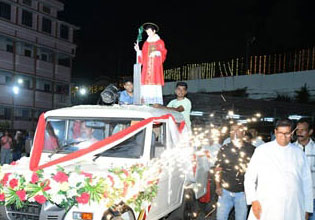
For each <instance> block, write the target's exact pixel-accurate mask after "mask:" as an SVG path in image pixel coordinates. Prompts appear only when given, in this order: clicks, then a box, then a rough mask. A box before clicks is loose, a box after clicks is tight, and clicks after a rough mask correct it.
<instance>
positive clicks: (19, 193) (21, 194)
mask: <svg viewBox="0 0 315 220" xmlns="http://www.w3.org/2000/svg"><path fill="white" fill-rule="evenodd" d="M15 193H16V195H17V196H18V197H19V199H20V200H21V201H25V197H26V192H25V190H23V189H22V190H18V191H16V192H15Z"/></svg>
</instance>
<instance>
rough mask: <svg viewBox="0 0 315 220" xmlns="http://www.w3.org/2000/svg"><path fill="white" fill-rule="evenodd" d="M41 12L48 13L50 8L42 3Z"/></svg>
mask: <svg viewBox="0 0 315 220" xmlns="http://www.w3.org/2000/svg"><path fill="white" fill-rule="evenodd" d="M43 12H45V13H47V14H50V8H49V7H48V6H46V5H43Z"/></svg>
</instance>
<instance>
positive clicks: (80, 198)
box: [76, 193, 90, 204]
mask: <svg viewBox="0 0 315 220" xmlns="http://www.w3.org/2000/svg"><path fill="white" fill-rule="evenodd" d="M89 199H90V194H88V193H82V194H81V196H77V197H76V200H77V202H78V203H81V204H86V203H88V202H89Z"/></svg>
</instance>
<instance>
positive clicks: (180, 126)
mask: <svg viewBox="0 0 315 220" xmlns="http://www.w3.org/2000/svg"><path fill="white" fill-rule="evenodd" d="M185 124H186V123H185V121H182V122H181V123H180V124H179V127H178V130H179V132H180V133H182V131H183V130H184V127H185Z"/></svg>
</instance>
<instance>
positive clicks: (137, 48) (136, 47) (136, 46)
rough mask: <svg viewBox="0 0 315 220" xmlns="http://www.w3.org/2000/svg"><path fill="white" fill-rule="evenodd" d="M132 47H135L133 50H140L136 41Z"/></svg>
mask: <svg viewBox="0 0 315 220" xmlns="http://www.w3.org/2000/svg"><path fill="white" fill-rule="evenodd" d="M133 48H134V49H135V51H136V52H137V53H139V52H140V48H139V43H138V42H137V43H135V44H134V47H133Z"/></svg>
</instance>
